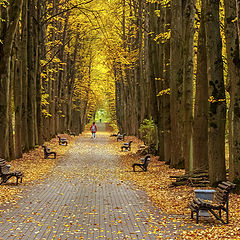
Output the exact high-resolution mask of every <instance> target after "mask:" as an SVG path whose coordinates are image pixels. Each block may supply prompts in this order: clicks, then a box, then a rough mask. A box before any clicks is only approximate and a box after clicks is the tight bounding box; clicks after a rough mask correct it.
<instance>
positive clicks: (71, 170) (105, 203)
mask: <svg viewBox="0 0 240 240" xmlns="http://www.w3.org/2000/svg"><path fill="white" fill-rule="evenodd" d="M100 129H101V126H100ZM107 141H108V138H107V135H103V134H97V138H96V139H94V140H93V139H90V137H89V136H82V137H80V138H79V139H78V140H77V141H76V144H75V145H74V146H72V147H71V148H70V150H69V152H68V153H67V154H66V155H65V156H64V157H62V158H60V159H59V160H58V162H57V166H56V167H55V169H54V171H53V172H52V173H51V174H50V175H49V176H47V178H46V179H45V180H44V181H42V182H38V183H36V184H35V185H34V186H28V190H26V191H24V195H23V198H22V199H21V200H19V202H18V203H17V204H16V205H11V204H5V205H2V206H0V210H4V211H3V212H2V213H1V212H0V213H1V214H0V223H1V224H0V239H3V240H11V239H22V240H29V239H30V240H31V239H34V240H35V239H39V240H45V239H46V240H49V239H61V240H65V239H70V240H71V239H91V240H93V239H104V240H107V239H122V240H123V239H149V240H151V239H157V238H160V237H162V238H163V239H176V238H177V232H178V231H177V229H178V227H177V226H175V225H174V224H173V222H171V220H170V218H169V221H168V223H166V221H165V222H164V224H162V225H161V218H168V216H166V215H164V214H163V213H161V212H160V211H159V210H157V209H156V208H154V207H153V206H152V204H151V202H150V201H149V199H148V198H147V196H146V195H145V193H144V192H142V191H139V190H135V189H134V187H132V186H131V185H129V184H126V183H124V182H122V181H120V180H119V179H117V178H116V177H115V174H114V173H115V171H116V166H117V165H118V161H119V160H118V157H117V156H116V155H113V154H112V153H111V152H109V151H108V149H107V148H106V147H105V146H106V144H107ZM19 187H21V186H20V185H19ZM22 187H23V188H24V186H22ZM152 216H154V218H155V220H154V221H155V222H154V221H150V220H149V219H150V218H151V217H152ZM156 229H160V231H156Z"/></svg>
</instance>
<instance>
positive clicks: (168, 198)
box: [0, 133, 240, 239]
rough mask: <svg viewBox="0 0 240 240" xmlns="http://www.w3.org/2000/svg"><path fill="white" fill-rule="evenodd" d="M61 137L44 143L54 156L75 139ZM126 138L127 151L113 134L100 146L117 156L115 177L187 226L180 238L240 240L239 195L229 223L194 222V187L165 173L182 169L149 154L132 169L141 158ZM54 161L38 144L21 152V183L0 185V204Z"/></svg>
mask: <svg viewBox="0 0 240 240" xmlns="http://www.w3.org/2000/svg"><path fill="white" fill-rule="evenodd" d="M99 134H100V133H99ZM109 135H110V134H109ZM65 137H67V139H68V141H69V143H70V144H69V145H68V146H67V147H65V146H60V145H58V139H57V138H54V139H52V140H51V141H50V142H48V143H46V145H47V146H48V147H49V148H51V151H56V152H57V157H59V156H62V155H63V154H64V153H65V152H66V151H67V150H68V149H69V147H70V146H71V143H74V141H75V139H76V138H74V137H69V136H66V135H65ZM129 140H133V147H132V151H131V152H121V151H120V147H121V146H122V142H117V141H116V138H115V137H111V138H110V137H109V144H108V145H104V146H101V147H104V148H108V150H109V151H110V152H111V153H112V154H114V155H116V156H120V159H121V161H120V162H121V164H120V165H118V166H117V171H116V175H117V177H118V178H120V179H121V180H122V181H125V182H131V183H134V185H135V186H136V187H138V188H139V189H141V190H144V191H146V193H147V194H148V196H149V197H150V198H151V200H152V202H153V203H154V204H155V205H156V206H157V207H159V208H160V209H161V210H162V211H164V212H165V213H167V214H169V215H171V216H173V217H172V218H171V220H172V221H173V222H174V221H176V222H178V221H179V222H183V224H184V225H186V226H187V227H186V230H184V231H182V234H181V237H180V239H194V238H195V239H240V224H239V222H240V196H239V195H236V194H231V195H230V223H229V224H227V225H223V224H221V223H220V222H219V221H217V220H215V219H214V218H211V219H200V224H198V225H196V224H195V221H194V220H191V219H190V210H189V209H188V207H187V204H188V202H189V201H190V200H191V199H192V198H193V196H194V193H193V190H194V189H193V188H192V187H189V186H179V187H174V188H171V187H169V185H170V184H171V179H170V177H169V176H170V175H181V174H184V171H183V170H177V169H170V168H169V166H167V165H165V164H164V162H161V161H158V158H157V157H151V161H150V164H149V167H148V172H141V171H139V172H133V171H132V164H133V163H136V162H139V159H140V157H141V156H138V155H137V154H136V152H137V150H138V148H139V146H140V145H141V144H142V142H141V141H140V140H138V139H137V138H135V137H127V138H126V139H125V142H128V141H129ZM87 149H88V146H86V149H85V150H86V151H87ZM82 150H84V149H82ZM55 163H56V160H54V159H44V158H43V149H42V147H37V148H35V149H34V150H32V151H30V152H29V153H25V154H24V155H23V157H22V158H21V159H17V160H14V161H12V162H11V170H12V171H14V170H20V171H22V172H24V178H23V184H19V186H18V187H16V186H15V184H14V182H15V179H14V178H13V179H11V180H10V182H11V183H12V184H7V185H0V204H2V203H4V202H15V201H17V200H18V197H19V196H20V193H21V191H22V190H23V189H24V187H25V186H28V185H29V184H33V183H34V182H36V181H38V180H41V179H43V178H44V177H46V176H47V175H46V174H47V173H48V172H50V171H51V170H52V169H53V168H54V166H55ZM96 171H97V170H96V169H95V170H94V174H96ZM153 218H154V216H153ZM161 221H164V219H161ZM195 226H196V228H195ZM197 226H198V227H197ZM199 226H200V228H199ZM194 229H195V230H194Z"/></svg>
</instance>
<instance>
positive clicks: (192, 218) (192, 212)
mask: <svg viewBox="0 0 240 240" xmlns="http://www.w3.org/2000/svg"><path fill="white" fill-rule="evenodd" d="M191 219H193V211H191Z"/></svg>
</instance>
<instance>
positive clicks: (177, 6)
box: [170, 0, 184, 168]
mask: <svg viewBox="0 0 240 240" xmlns="http://www.w3.org/2000/svg"><path fill="white" fill-rule="evenodd" d="M182 20H183V19H182V0H173V1H172V15H171V40H170V46H171V47H170V91H171V94H170V107H171V110H170V111H171V143H172V145H171V163H170V166H171V167H175V168H184V160H183V156H182V131H181V127H182V116H181V112H180V111H181V103H182V83H183V46H182V40H183V29H182Z"/></svg>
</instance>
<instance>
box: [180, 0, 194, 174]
mask: <svg viewBox="0 0 240 240" xmlns="http://www.w3.org/2000/svg"><path fill="white" fill-rule="evenodd" d="M195 5H196V0H194V1H193V0H187V1H186V4H185V6H184V17H183V25H184V47H183V59H184V63H183V64H184V67H183V129H184V130H183V142H184V144H183V157H184V161H185V170H186V171H187V172H188V171H192V170H193V146H192V145H193V144H192V142H193V139H192V121H193V57H194V56H193V43H194V21H195V7H196V6H195Z"/></svg>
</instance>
